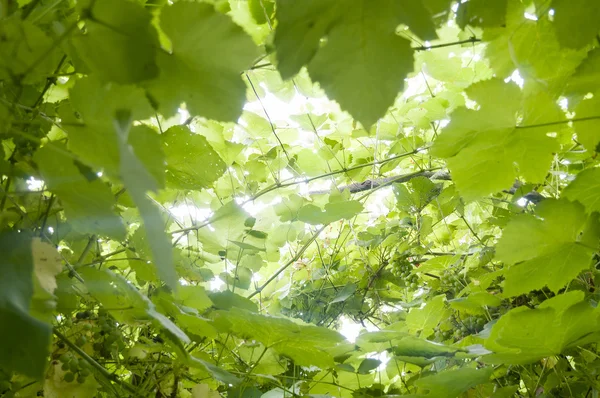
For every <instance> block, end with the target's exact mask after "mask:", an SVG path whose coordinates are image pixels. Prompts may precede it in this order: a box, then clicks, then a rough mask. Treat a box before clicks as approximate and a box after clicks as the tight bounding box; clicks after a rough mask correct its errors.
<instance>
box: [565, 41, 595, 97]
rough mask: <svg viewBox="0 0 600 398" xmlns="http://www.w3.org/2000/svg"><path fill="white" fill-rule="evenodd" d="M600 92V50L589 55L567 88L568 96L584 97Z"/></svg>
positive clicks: (569, 81) (571, 78)
mask: <svg viewBox="0 0 600 398" xmlns="http://www.w3.org/2000/svg"><path fill="white" fill-rule="evenodd" d="M599 90H600V48H595V49H593V50H592V51H590V52H589V53H588V54H587V58H586V59H585V60H583V62H582V63H581V64H580V65H579V66H578V67H577V69H576V70H575V73H573V75H572V76H571V77H570V78H569V80H568V83H567V87H566V88H565V91H566V94H567V95H579V96H584V95H586V94H587V93H594V92H597V91H599Z"/></svg>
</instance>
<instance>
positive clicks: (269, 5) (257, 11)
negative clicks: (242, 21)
mask: <svg viewBox="0 0 600 398" xmlns="http://www.w3.org/2000/svg"><path fill="white" fill-rule="evenodd" d="M248 8H249V9H250V14H251V15H252V18H254V21H256V23H257V24H259V25H260V24H264V23H267V21H271V19H272V15H273V12H274V11H275V1H274V0H248Z"/></svg>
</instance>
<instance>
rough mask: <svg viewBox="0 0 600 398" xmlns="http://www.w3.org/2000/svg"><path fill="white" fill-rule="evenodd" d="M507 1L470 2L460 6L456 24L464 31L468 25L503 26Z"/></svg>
mask: <svg viewBox="0 0 600 398" xmlns="http://www.w3.org/2000/svg"><path fill="white" fill-rule="evenodd" d="M506 6H507V0H493V1H489V0H469V1H467V2H461V3H460V5H459V6H458V11H457V13H456V14H457V16H456V22H457V23H458V26H460V27H461V28H462V29H464V28H465V26H467V25H471V26H481V27H491V26H502V25H504V23H505V20H506Z"/></svg>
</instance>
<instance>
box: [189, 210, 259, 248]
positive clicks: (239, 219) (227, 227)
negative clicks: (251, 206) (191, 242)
mask: <svg viewBox="0 0 600 398" xmlns="http://www.w3.org/2000/svg"><path fill="white" fill-rule="evenodd" d="M249 216H250V215H249V214H248V213H247V212H246V211H245V210H244V209H242V208H241V207H240V206H239V205H238V204H237V203H235V201H231V202H228V203H226V204H225V205H223V206H221V207H220V208H219V209H218V210H217V211H216V212H215V214H214V215H213V216H212V217H211V220H212V221H211V223H210V227H211V228H210V229H209V228H201V229H199V230H198V232H197V236H198V240H199V241H200V242H201V243H202V249H203V250H205V251H207V252H209V253H214V254H218V253H219V252H220V251H222V250H226V251H227V250H229V251H232V252H235V253H237V251H236V249H237V250H239V247H238V246H236V245H235V244H233V243H231V242H232V241H241V240H242V237H243V236H244V234H245V231H246V228H245V227H244V221H246V219H247V218H248V217H249ZM227 254H228V255H229V254H230V253H227Z"/></svg>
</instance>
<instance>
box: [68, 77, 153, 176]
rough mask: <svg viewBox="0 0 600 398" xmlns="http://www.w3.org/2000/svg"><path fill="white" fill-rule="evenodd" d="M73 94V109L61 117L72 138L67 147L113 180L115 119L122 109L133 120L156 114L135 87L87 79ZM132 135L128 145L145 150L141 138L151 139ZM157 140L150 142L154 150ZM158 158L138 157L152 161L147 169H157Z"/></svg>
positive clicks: (117, 172)
mask: <svg viewBox="0 0 600 398" xmlns="http://www.w3.org/2000/svg"><path fill="white" fill-rule="evenodd" d="M70 93H71V104H72V106H73V110H65V111H63V113H62V114H61V119H62V123H63V126H64V128H65V130H66V131H67V133H68V135H69V141H68V144H67V145H68V148H69V149H70V150H71V151H72V152H73V153H75V154H76V155H77V156H78V157H79V160H81V161H82V162H83V163H85V164H87V165H89V166H90V167H91V168H92V169H94V170H101V171H102V172H103V173H104V174H106V175H108V176H110V177H115V178H116V177H119V176H120V175H121V170H120V154H119V146H118V141H117V135H116V132H115V129H114V125H113V120H114V117H115V114H116V112H117V110H120V109H129V110H131V112H132V119H133V120H143V119H146V118H148V117H150V116H152V115H154V112H153V111H152V107H151V106H150V103H149V102H148V100H147V98H146V96H145V94H144V91H143V90H142V89H139V88H136V87H134V86H120V85H117V84H104V83H102V82H100V81H99V80H98V79H94V78H91V77H87V78H84V79H81V80H78V81H77V83H76V84H75V86H74V87H73V88H72V89H71V90H70ZM135 130H138V129H135ZM138 135H140V137H138ZM130 136H131V137H130V139H131V140H132V141H130V142H129V144H131V145H132V147H133V144H134V143H135V144H137V145H136V146H135V147H133V151H134V153H136V154H137V153H138V152H142V153H143V152H144V151H146V150H145V149H143V148H141V147H139V145H141V144H143V145H142V147H143V146H144V145H146V144H145V142H144V141H143V140H142V139H143V138H150V137H147V133H144V132H141V131H136V132H135V133H132V134H130ZM132 137H134V138H132ZM139 138H142V139H139ZM154 141H155V140H154V139H149V144H148V145H151V148H154V145H155V144H154V143H153V142H154ZM157 156H158V157H157V158H155V159H148V156H147V155H140V156H139V157H140V159H144V160H145V161H151V163H150V164H148V165H147V168H148V169H149V170H155V169H156V163H154V162H156V161H157V160H158V161H159V162H160V161H161V157H160V155H157ZM157 184H158V183H157Z"/></svg>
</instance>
